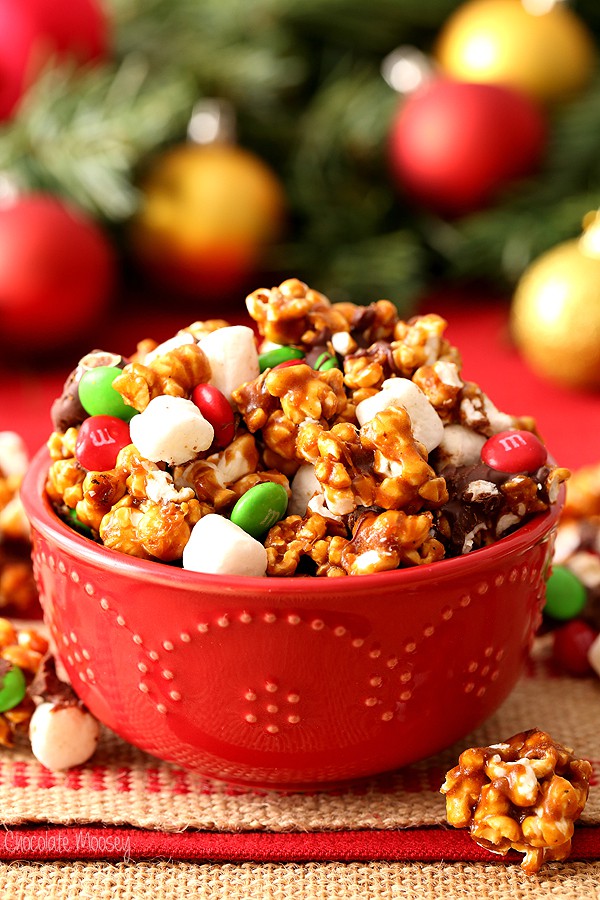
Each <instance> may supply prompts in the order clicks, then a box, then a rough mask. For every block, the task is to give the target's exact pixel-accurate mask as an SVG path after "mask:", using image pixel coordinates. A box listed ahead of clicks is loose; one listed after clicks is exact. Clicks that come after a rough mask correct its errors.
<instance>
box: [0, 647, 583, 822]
mask: <svg viewBox="0 0 600 900" xmlns="http://www.w3.org/2000/svg"><path fill="white" fill-rule="evenodd" d="M599 724H600V680H599V679H595V678H583V679H574V678H568V677H564V676H560V675H558V674H557V673H556V672H555V671H554V670H553V668H552V664H551V662H550V661H549V659H548V658H547V654H546V652H545V651H544V649H543V647H542V649H541V650H540V651H539V652H538V654H537V657H536V658H535V659H534V660H533V661H532V662H531V664H530V666H529V669H528V671H527V672H526V673H525V674H524V675H523V677H522V678H521V680H520V681H519V683H518V685H517V687H516V688H515V690H514V691H513V693H512V695H511V696H510V697H509V699H508V700H507V701H506V702H505V703H504V704H503V706H502V707H501V709H500V710H499V711H498V712H497V713H496V714H495V715H494V716H492V717H491V718H490V719H489V720H488V721H487V722H486V723H485V724H484V725H483V726H481V727H480V728H478V729H477V730H476V731H475V732H474V733H473V734H471V735H469V736H468V737H467V738H465V739H464V740H463V741H461V742H460V744H459V745H455V746H454V747H451V748H449V749H448V750H445V751H444V752H442V753H440V754H439V755H437V756H435V757H431V758H430V759H427V760H424V761H423V762H421V763H418V764H416V765H412V766H408V767H406V768H404V769H402V770H399V771H396V772H392V773H388V774H385V775H382V776H378V777H374V778H371V779H368V780H363V781H360V782H356V783H353V784H351V785H345V786H343V787H340V788H337V789H335V790H326V791H321V792H314V793H307V794H289V795H287V794H286V795H282V794H279V793H277V792H275V791H256V790H251V789H248V788H244V787H234V786H231V785H227V784H222V783H219V782H215V781H211V780H207V779H205V778H202V777H201V776H200V775H198V774H195V773H193V772H188V771H185V770H183V769H181V768H179V767H176V766H173V765H170V764H168V763H163V762H161V761H159V760H157V759H155V758H154V757H151V756H148V755H147V754H145V753H143V752H141V751H139V750H137V749H135V748H134V747H132V746H130V745H128V744H126V743H124V742H123V741H121V740H120V739H119V738H117V737H116V736H115V735H114V734H112V733H109V732H105V733H104V735H103V737H102V740H101V743H100V745H99V747H98V750H97V752H96V754H95V755H94V757H93V758H92V759H91V760H90V761H89V763H88V764H87V765H85V766H83V767H80V768H77V769H73V770H71V771H69V772H65V773H56V774H54V773H51V772H48V771H47V770H46V769H44V768H43V767H42V766H41V765H40V764H39V763H38V762H37V761H36V760H35V759H34V758H33V757H32V755H31V753H30V751H29V750H28V748H27V747H23V748H21V749H16V750H14V751H10V752H9V751H5V752H3V753H2V755H1V756H0V818H1V821H2V822H3V824H4V825H5V826H12V825H19V824H25V823H46V822H48V823H55V824H62V825H67V824H79V825H82V824H88V825H89V824H92V823H103V824H104V825H129V826H136V827H139V828H144V829H155V830H160V831H162V832H179V831H182V830H184V829H190V828H191V829H202V830H212V831H225V832H239V831H271V832H321V831H356V830H361V829H400V828H408V827H417V826H432V825H439V824H441V823H443V822H444V820H445V804H444V798H443V797H442V795H441V794H440V793H439V788H440V785H441V783H442V782H443V779H444V774H445V772H446V771H447V770H448V769H449V768H450V767H451V766H453V765H455V763H456V760H457V757H458V754H459V753H460V751H461V750H462V749H464V748H465V747H467V746H474V745H484V744H489V743H494V742H498V741H500V740H502V739H505V738H507V737H509V736H510V735H512V734H514V733H516V732H518V731H522V730H524V729H526V728H531V727H533V726H537V727H539V728H542V729H543V730H545V731H548V732H549V733H550V734H551V735H552V736H553V737H554V738H555V739H556V740H558V741H560V742H561V743H564V744H565V745H567V746H569V747H572V748H573V749H574V750H575V752H576V754H577V755H579V756H583V757H586V758H587V759H589V760H590V761H591V762H592V764H593V766H594V773H595V777H594V783H593V785H592V788H591V790H590V797H589V801H588V804H587V806H586V809H585V811H584V814H583V816H582V819H581V823H582V824H587V825H596V824H600V786H599V782H600V739H599V731H600V729H599Z"/></svg>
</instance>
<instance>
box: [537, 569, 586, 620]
mask: <svg viewBox="0 0 600 900" xmlns="http://www.w3.org/2000/svg"><path fill="white" fill-rule="evenodd" d="M586 597H587V593H586V589H585V587H584V586H583V584H582V583H581V581H580V580H579V578H577V576H576V575H574V574H573V573H572V572H571V571H570V570H569V569H567V568H566V567H565V566H553V567H552V574H551V575H550V578H549V579H548V581H547V582H546V605H545V606H544V612H545V613H546V615H548V616H550V618H552V619H559V620H560V621H561V622H566V621H567V620H568V619H575V618H576V617H577V616H578V615H579V613H580V612H581V611H582V610H583V607H584V606H585V601H586Z"/></svg>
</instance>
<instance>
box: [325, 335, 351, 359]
mask: <svg viewBox="0 0 600 900" xmlns="http://www.w3.org/2000/svg"><path fill="white" fill-rule="evenodd" d="M331 346H332V347H333V349H334V350H335V352H336V353H339V354H340V356H348V354H349V353H353V352H354V351H355V350H356V341H355V340H354V338H353V337H352V335H351V334H350V333H349V332H348V331H336V332H334V333H333V334H332V335H331Z"/></svg>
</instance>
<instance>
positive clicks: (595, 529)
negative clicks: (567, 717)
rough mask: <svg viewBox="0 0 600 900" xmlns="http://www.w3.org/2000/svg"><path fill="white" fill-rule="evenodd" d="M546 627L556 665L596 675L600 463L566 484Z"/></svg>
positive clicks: (599, 670)
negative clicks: (549, 635)
mask: <svg viewBox="0 0 600 900" xmlns="http://www.w3.org/2000/svg"><path fill="white" fill-rule="evenodd" d="M544 625H545V627H546V628H547V629H550V630H551V639H552V647H553V656H554V661H555V662H556V664H557V665H558V666H559V667H560V668H561V669H562V670H563V671H565V672H567V673H568V674H569V675H574V676H587V675H592V674H594V673H596V674H597V675H600V641H599V634H600V464H598V465H596V466H586V467H585V468H583V469H580V470H578V471H576V472H574V473H573V475H572V476H571V478H570V480H569V481H568V482H567V491H566V499H565V505H564V509H563V511H562V514H561V517H560V520H559V526H558V532H557V536H556V543H555V548H554V561H553V566H552V571H551V573H550V577H549V579H548V582H547V586H546V604H545V607H544Z"/></svg>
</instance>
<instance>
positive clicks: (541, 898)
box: [0, 862, 600, 900]
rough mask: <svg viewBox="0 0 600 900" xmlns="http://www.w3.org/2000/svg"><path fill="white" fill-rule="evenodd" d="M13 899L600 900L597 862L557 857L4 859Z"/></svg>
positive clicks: (5, 884)
mask: <svg viewBox="0 0 600 900" xmlns="http://www.w3.org/2000/svg"><path fill="white" fill-rule="evenodd" d="M0 892H1V896H2V897H6V898H10V900H34V898H35V900H39V898H43V900H75V898H81V900H113V898H114V897H118V898H127V900H130V898H136V897H140V898H141V897H151V898H152V900H167V898H168V900H172V898H174V897H184V898H192V897H193V898H198V900H357V898H361V900H370V898H381V900H414V898H419V900H434V898H435V900H439V898H440V897H443V898H444V900H465V898H484V897H486V898H490V900H597V898H598V897H600V871H599V866H598V864H597V863H562V864H560V866H558V865H555V864H551V865H548V866H546V867H544V869H543V870H542V872H541V873H540V874H539V875H538V876H537V877H528V876H527V875H525V874H524V873H523V872H522V871H521V869H519V868H518V867H517V866H495V865H478V866H473V865H468V864H466V863H454V864H452V865H447V864H444V863H437V864H435V865H430V864H419V863H411V864H408V865H407V864H405V863H370V864H364V863H348V864H342V863H327V864H321V863H307V864H305V865H296V864H287V865H274V864H263V865H251V864H244V865H223V866H213V865H193V864H189V863H167V862H165V863H137V864H135V865H132V864H127V863H119V864H117V865H108V864H106V863H59V864H46V863H36V864H20V865H19V864H11V865H0Z"/></svg>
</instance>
